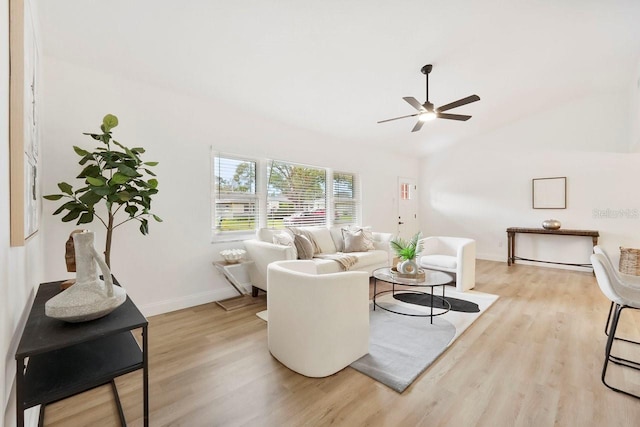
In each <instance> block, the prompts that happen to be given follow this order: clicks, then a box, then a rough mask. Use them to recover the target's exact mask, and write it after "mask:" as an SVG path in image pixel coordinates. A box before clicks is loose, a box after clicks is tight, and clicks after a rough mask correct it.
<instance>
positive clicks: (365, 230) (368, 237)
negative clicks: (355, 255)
mask: <svg viewBox="0 0 640 427" xmlns="http://www.w3.org/2000/svg"><path fill="white" fill-rule="evenodd" d="M345 230H347V231H349V232H351V233H356V232H358V231H361V232H362V234H363V235H364V247H366V249H363V250H362V251H360V252H364V251H372V250H374V249H375V245H374V244H373V242H374V240H375V239H374V238H373V233H372V232H371V227H361V226H359V225H349V226H347V227H344V228H343V229H342V237H343V239H344V231H345ZM345 247H346V242H345ZM344 252H347V251H346V250H345V251H344ZM352 252H353V251H352Z"/></svg>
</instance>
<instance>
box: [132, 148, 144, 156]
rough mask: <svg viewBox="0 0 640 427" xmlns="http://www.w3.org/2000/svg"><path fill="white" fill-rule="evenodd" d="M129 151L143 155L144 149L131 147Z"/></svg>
mask: <svg viewBox="0 0 640 427" xmlns="http://www.w3.org/2000/svg"><path fill="white" fill-rule="evenodd" d="M131 151H133V152H134V153H138V154H142V153H144V148H142V147H133V148H132V149H131Z"/></svg>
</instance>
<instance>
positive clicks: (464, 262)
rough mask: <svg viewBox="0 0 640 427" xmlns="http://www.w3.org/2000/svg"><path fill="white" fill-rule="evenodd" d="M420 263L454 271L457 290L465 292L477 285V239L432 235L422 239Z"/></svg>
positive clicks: (441, 269)
mask: <svg viewBox="0 0 640 427" xmlns="http://www.w3.org/2000/svg"><path fill="white" fill-rule="evenodd" d="M422 246H423V249H422V252H420V254H419V255H418V256H417V259H418V264H419V265H420V267H422V268H427V269H429V270H439V271H444V272H447V273H454V274H455V276H456V290H457V291H458V292H464V291H467V290H469V289H473V288H474V287H475V286H476V241H475V240H473V239H466V238H464V237H444V236H432V237H425V238H424V239H422Z"/></svg>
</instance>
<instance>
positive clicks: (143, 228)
mask: <svg viewBox="0 0 640 427" xmlns="http://www.w3.org/2000/svg"><path fill="white" fill-rule="evenodd" d="M140 232H141V233H142V234H144V235H147V234H149V222H148V221H147V220H146V219H141V220H140Z"/></svg>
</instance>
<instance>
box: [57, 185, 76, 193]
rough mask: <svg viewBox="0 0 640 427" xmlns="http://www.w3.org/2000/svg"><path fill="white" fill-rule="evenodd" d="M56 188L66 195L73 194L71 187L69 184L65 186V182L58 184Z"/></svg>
mask: <svg viewBox="0 0 640 427" xmlns="http://www.w3.org/2000/svg"><path fill="white" fill-rule="evenodd" d="M58 188H59V189H60V191H62V192H63V193H66V194H68V195H72V194H73V187H72V186H71V185H70V184H67V183H66V182H59V183H58Z"/></svg>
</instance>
